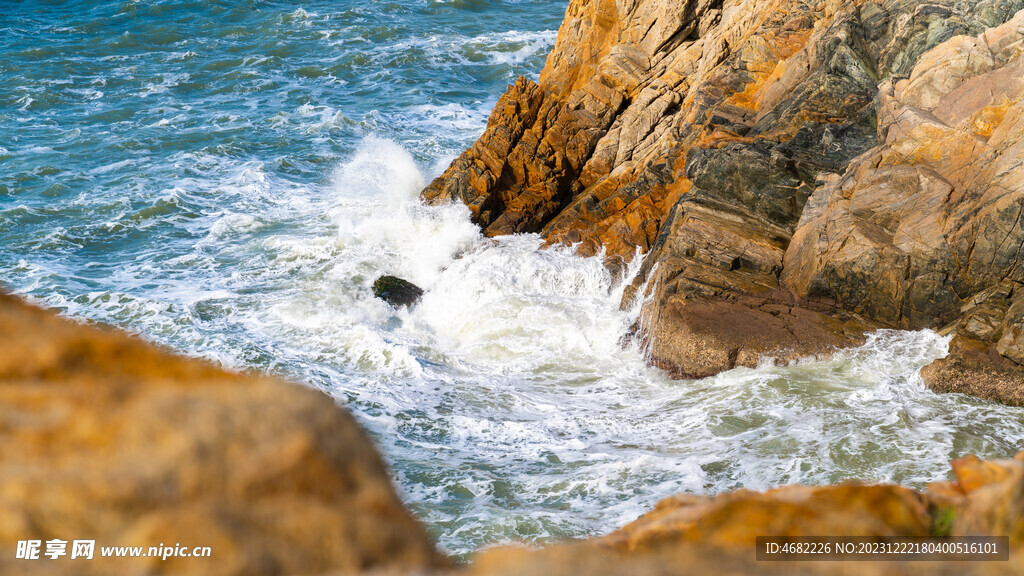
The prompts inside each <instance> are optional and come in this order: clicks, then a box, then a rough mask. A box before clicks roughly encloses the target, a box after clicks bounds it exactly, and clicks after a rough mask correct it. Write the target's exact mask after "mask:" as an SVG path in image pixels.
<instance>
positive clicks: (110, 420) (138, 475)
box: [0, 295, 1024, 576]
mask: <svg viewBox="0 0 1024 576" xmlns="http://www.w3.org/2000/svg"><path fill="white" fill-rule="evenodd" d="M953 469H954V473H955V476H956V482H955V483H948V482H941V483H937V484H934V485H932V486H931V487H930V489H929V490H928V491H926V492H923V493H922V492H917V491H914V490H910V489H908V488H903V487H900V486H868V485H858V484H844V485H838V486H824V487H801V486H789V487H783V488H779V489H776V490H771V491H768V492H765V493H759V492H752V491H748V490H739V491H737V492H733V493H729V494H722V495H718V496H694V495H678V496H675V497H672V498H669V499H667V500H665V501H663V502H662V503H660V504H659V505H658V506H657V507H656V508H655V509H654V510H652V511H651V512H650V513H648V514H647V515H645V516H643V517H641V518H640V519H638V520H637V521H635V522H634V523H632V524H630V525H628V526H626V527H624V528H622V529H620V530H618V531H615V532H612V533H611V534H609V535H608V536H605V537H602V538H596V539H593V540H589V541H583V542H576V543H565V544H560V545H553V546H551V547H549V548H546V549H544V550H535V549H534V550H530V549H499V550H490V551H486V552H482V553H481V554H480V555H479V556H478V557H477V558H476V559H475V560H474V562H473V563H472V564H471V565H469V566H468V567H462V568H459V569H458V570H456V569H454V568H453V567H452V564H451V563H449V562H448V561H447V560H446V559H445V558H443V557H442V556H441V555H440V554H438V553H437V552H435V551H434V548H433V546H432V545H431V543H430V541H429V539H428V538H427V536H426V533H425V530H424V529H423V528H422V527H421V526H420V525H419V524H418V523H417V522H416V521H415V520H414V519H413V518H412V517H411V516H410V515H409V514H408V513H407V512H406V511H405V509H404V508H403V507H402V505H401V503H400V502H399V501H398V500H397V498H396V497H395V493H394V490H393V489H392V487H391V483H390V481H389V478H388V475H387V473H386V472H385V470H384V467H383V466H382V464H381V461H380V459H379V457H378V456H377V455H376V453H375V451H374V449H373V447H372V446H371V445H370V443H369V442H368V441H367V439H366V437H365V436H364V435H363V433H362V432H361V431H360V430H359V427H358V426H357V425H356V424H355V423H354V422H353V420H352V418H351V417H349V416H348V414H346V413H345V412H344V411H343V410H342V409H341V408H339V407H338V406H336V405H335V404H334V402H333V401H331V400H330V399H329V398H327V397H325V396H323V395H321V394H320V393H318V392H315V391H312V390H309V389H306V388H303V387H301V386H297V385H290V384H286V383H283V382H279V381H276V380H272V379H269V378H264V377H260V376H256V375H251V374H249V375H246V374H231V373H228V372H225V371H223V370H221V369H218V368H215V367H213V366H210V365H207V364H205V363H203V362H199V361H195V360H188V359H183V358H179V357H176V356H173V355H171V354H169V353H168V352H166V351H164V350H160V349H158V348H155V347H153V346H151V345H148V344H145V343H142V342H139V341H137V340H134V339H132V338H130V337H127V336H125V335H122V334H118V333H116V332H112V331H109V330H105V329H100V328H97V327H92V326H83V325H78V324H74V323H72V322H70V321H68V320H65V319H61V318H58V317H57V316H55V315H54V314H52V313H50V312H44V311H42V310H38V309H35V308H32V307H29V306H26V305H25V304H23V303H21V302H18V301H17V300H15V299H13V298H10V297H6V296H2V295H0V573H2V574H18V575H27V576H32V575H36V574H38V575H46V576H59V575H63V574H68V575H121V574H188V575H204V574H210V575H214V574H215V575H219V576H230V575H234V574H238V575H242V574H244V575H247V576H264V575H266V576H278V575H292V574H294V575H296V576H297V575H300V574H302V575H310V576H315V575H323V576H327V575H334V574H337V575H340V574H378V575H380V574H423V575H434V576H445V575H447V576H457V575H458V574H465V573H468V574H471V575H480V576H497V575H504V574H509V575H512V574H550V575H557V574H565V575H567V576H568V575H575V574H580V573H587V574H594V575H595V576H603V575H618V574H621V575H631V576H636V575H645V574H652V575H653V574H661V575H666V574H695V573H700V574H704V573H707V574H816V575H825V574H828V575H832V574H837V573H843V571H844V570H846V571H847V572H848V573H856V574H910V573H921V572H924V571H927V573H929V574H948V575H950V576H954V575H955V576H959V575H961V574H963V573H964V570H965V569H966V568H969V569H970V572H971V573H979V574H1019V573H1020V572H1021V571H1022V570H1024V555H1022V554H1021V552H1020V550H1022V549H1021V546H1022V545H1024V452H1022V453H1021V454H1020V455H1018V456H1017V458H1016V459H1015V460H1004V461H995V462H983V461H980V460H978V459H977V458H974V457H967V458H963V459H961V460H958V461H955V462H954V463H953ZM609 528H612V527H609ZM823 534H829V535H844V536H928V535H931V536H941V535H1005V536H1008V537H1009V538H1010V542H1011V549H1012V550H1013V552H1012V553H1011V556H1010V561H1009V562H1006V561H1001V562H984V563H982V562H974V563H969V564H964V563H949V564H942V563H927V564H917V565H915V564H913V563H906V562H875V563H861V562H857V563H850V564H847V565H845V566H844V565H842V564H836V563H834V562H811V563H803V564H799V563H797V564H794V563H791V562H781V563H772V562H757V561H756V560H755V559H754V550H755V549H754V545H755V539H756V537H757V536H765V535H789V536H820V535H823ZM25 540H39V543H40V547H39V549H38V558H36V559H25V558H17V555H18V542H19V541H25ZM55 540H57V541H63V542H64V543H65V544H66V548H64V552H65V555H64V556H60V557H58V558H56V559H51V558H49V557H47V555H46V552H47V551H48V550H49V548H50V547H49V545H48V543H50V542H52V541H55ZM74 540H94V541H95V543H96V548H95V549H94V553H93V557H92V558H91V559H88V558H81V557H79V558H74V559H72V558H71V557H70V554H71V551H72V545H73V541H74ZM162 545H166V546H171V547H175V546H178V545H180V546H182V547H185V548H186V549H188V550H191V549H192V548H193V547H196V546H209V547H210V549H211V555H210V556H209V557H201V558H194V557H193V558H190V557H170V558H167V559H162V558H156V557H134V558H129V557H109V556H108V557H103V556H102V552H101V550H102V548H104V547H108V546H115V547H123V546H141V547H143V549H144V550H145V552H146V553H148V549H149V547H150V546H162Z"/></svg>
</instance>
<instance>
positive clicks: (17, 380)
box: [0, 295, 443, 576]
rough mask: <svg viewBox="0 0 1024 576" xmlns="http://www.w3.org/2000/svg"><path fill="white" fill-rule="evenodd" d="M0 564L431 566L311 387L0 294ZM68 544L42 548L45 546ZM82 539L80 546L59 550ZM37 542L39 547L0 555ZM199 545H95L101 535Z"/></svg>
mask: <svg viewBox="0 0 1024 576" xmlns="http://www.w3.org/2000/svg"><path fill="white" fill-rule="evenodd" d="M0 349H2V350H3V353H2V354H0V550H3V553H2V554H0V573H3V574H23V575H32V574H40V575H47V576H51V575H60V574H74V575H82V574H85V575H88V574H143V573H144V574H189V575H203V574H210V575H231V574H267V575H271V574H299V573H302V574H307V573H320V572H325V571H328V570H339V571H344V572H355V571H361V570H365V569H371V568H380V569H387V568H391V569H402V570H413V569H422V568H426V567H430V566H438V565H442V563H443V562H442V560H441V559H440V556H439V555H437V554H436V553H435V552H434V549H433V547H432V545H431V543H430V541H429V539H428V538H427V536H426V534H425V532H424V531H423V529H422V528H421V527H420V526H419V525H418V524H417V523H416V522H415V521H414V520H413V519H412V518H411V517H410V515H409V514H408V513H407V512H406V511H405V510H404V508H403V507H402V505H401V503H400V502H399V501H398V499H397V498H396V496H395V493H394V491H393V489H392V487H391V484H390V480H389V478H388V475H387V473H386V472H385V470H384V467H383V465H382V463H381V461H380V458H379V457H378V456H377V454H376V453H375V452H374V449H373V447H372V446H371V445H370V442H369V441H368V440H367V439H366V437H365V436H364V435H363V433H362V431H361V430H360V429H359V427H358V426H357V425H356V423H355V422H354V421H353V420H352V418H351V417H349V416H348V414H346V413H345V412H344V411H342V410H341V409H339V408H338V407H337V406H336V405H335V404H334V402H333V401H331V400H330V399H329V398H327V397H325V396H323V395H322V394H320V393H317V392H314V391H312V390H309V389H305V388H301V387H298V386H294V385H288V384H284V383H282V382H279V381H276V380H272V379H269V378H261V377H257V376H244V375H235V374H229V373H226V372H224V371H222V370H219V369H217V368H213V367H211V366H209V365H207V364H205V363H202V362H198V361H193V360H186V359H182V358H178V357H175V356H172V355H170V354H168V353H167V352H164V351H162V350H159V349H156V348H154V347H153V346H150V345H147V344H144V343H142V342H139V341H136V340H133V339H131V338H129V337H127V336H124V335H121V334H116V333H112V332H109V331H102V330H99V329H97V328H93V327H87V326H82V325H77V324H73V323H71V322H69V321H67V320H62V319H59V318H57V317H55V316H54V315H53V314H52V313H49V312H44V311H41V310H38V309H35V308H32V307H29V306H27V305H25V304H22V303H21V302H19V301H17V300H15V299H13V298H11V297H8V296H3V295H0ZM53 539H56V540H64V541H66V542H67V548H66V552H67V553H68V556H64V557H61V558H58V559H55V560H51V559H50V558H47V557H45V556H44V555H43V554H45V552H46V544H45V542H46V541H48V540H53ZM76 539H79V540H95V543H96V549H95V555H94V557H93V559H92V560H87V559H82V558H76V559H74V560H72V559H70V552H71V548H72V543H73V541H74V540H76ZM20 540H42V542H43V544H42V547H41V550H40V559H38V560H24V559H15V551H16V545H17V542H18V541H20ZM178 543H180V544H181V545H182V546H185V547H188V549H189V550H191V549H192V548H193V547H196V546H209V547H210V548H211V552H212V555H211V556H210V557H208V558H205V557H204V558H168V559H167V560H162V559H160V558H101V557H100V547H103V546H142V547H144V552H143V553H147V552H148V549H149V547H150V546H160V545H161V544H163V545H167V546H171V547H174V546H175V544H178Z"/></svg>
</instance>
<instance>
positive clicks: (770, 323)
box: [423, 0, 1024, 390]
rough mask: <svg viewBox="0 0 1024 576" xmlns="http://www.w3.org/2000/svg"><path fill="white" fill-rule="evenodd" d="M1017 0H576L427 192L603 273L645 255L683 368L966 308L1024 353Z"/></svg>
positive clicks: (647, 329)
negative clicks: (592, 263) (548, 43)
mask: <svg viewBox="0 0 1024 576" xmlns="http://www.w3.org/2000/svg"><path fill="white" fill-rule="evenodd" d="M1021 9H1024V0H980V1H977V2H968V1H964V0H932V1H930V2H927V3H921V2H916V1H912V0H874V1H863V0H856V1H853V2H847V1H842V0H826V1H823V2H819V1H806V0H773V1H771V2H764V1H763V0H736V1H728V2H721V1H716V0H700V1H694V2H686V3H678V2H672V1H669V0H646V1H641V2H619V3H611V2H604V1H601V0H572V1H571V2H570V4H569V7H568V10H567V12H566V17H565V20H564V22H563V24H562V26H561V28H560V30H559V33H558V38H557V40H556V43H555V47H554V50H553V51H552V53H551V55H550V56H549V57H548V60H547V63H546V65H545V67H544V70H543V72H542V73H541V76H540V79H539V82H536V83H535V82H532V81H529V80H526V79H522V78H521V79H519V80H518V81H516V83H515V84H513V85H511V86H509V88H508V91H507V92H506V93H505V94H504V95H503V96H502V97H501V99H500V100H499V101H498V104H497V106H496V107H495V108H494V111H493V112H492V114H491V116H490V118H489V120H488V124H487V128H486V130H485V132H484V134H483V135H482V136H481V137H480V138H479V140H477V142H476V143H475V144H474V145H473V146H472V148H470V149H469V150H467V151H466V152H464V153H463V154H462V155H461V156H460V157H459V158H458V159H456V160H455V161H454V162H453V163H452V165H451V166H450V167H449V168H448V170H447V171H446V172H445V173H444V174H443V175H442V176H441V177H439V178H437V179H436V180H434V181H433V182H432V183H431V184H430V185H429V186H428V187H427V188H426V189H425V190H424V191H423V197H424V199H425V200H427V201H430V202H445V201H450V200H460V201H462V202H464V203H466V204H467V205H468V206H469V209H470V212H471V213H472V215H473V219H474V220H475V221H476V222H477V223H478V224H479V225H480V226H481V227H482V228H483V229H484V232H485V234H487V235H491V236H493V235H500V234H509V233H518V232H539V233H540V234H541V235H542V236H544V237H545V238H546V240H547V242H549V243H567V244H576V245H577V246H578V249H579V250H580V251H581V252H582V253H584V254H597V253H601V252H602V250H603V251H605V253H606V254H607V256H608V258H609V264H610V265H611V266H613V267H617V266H619V264H616V263H615V260H617V259H618V260H625V259H629V258H631V257H632V256H633V255H634V254H635V252H636V250H637V249H639V250H641V251H642V252H647V253H648V255H647V257H646V260H645V263H644V266H643V267H642V269H641V271H640V274H639V275H638V277H637V279H636V282H635V283H634V285H633V286H632V287H631V288H630V289H629V290H627V291H626V294H625V298H626V299H630V298H633V297H635V295H636V293H637V291H638V290H640V289H642V288H643V289H645V290H647V294H645V295H646V296H649V298H648V300H647V302H648V303H647V304H646V306H645V308H644V312H643V314H644V320H643V322H642V323H641V324H642V326H643V327H644V332H643V333H642V334H641V336H642V337H645V338H646V339H647V340H648V342H649V344H650V349H651V350H652V353H653V355H652V359H653V361H654V362H655V363H657V364H658V365H661V366H664V367H667V368H669V369H670V370H671V372H672V373H674V374H676V375H678V376H681V377H689V376H704V375H708V374H713V373H716V372H719V371H721V370H726V369H729V368H732V367H733V366H737V365H745V366H753V365H756V364H757V363H758V362H759V361H760V360H761V359H762V358H763V357H770V358H774V359H777V360H785V359H788V358H792V357H794V356H800V355H807V354H816V353H818V352H822V351H827V350H829V349H832V348H834V347H842V346H850V345H855V344H858V343H860V342H861V341H862V339H861V334H862V333H863V332H864V331H865V330H869V329H873V328H877V327H895V328H915V329H916V328H924V327H930V328H946V327H949V326H950V325H951V324H956V323H957V322H959V323H960V327H959V328H958V327H956V326H954V329H957V330H980V329H987V330H988V333H987V335H986V336H984V337H982V338H980V339H979V341H981V342H984V343H986V346H991V347H992V349H993V353H994V354H996V355H997V356H998V357H1000V358H1005V359H1007V360H1008V361H1011V362H1012V363H1015V364H1021V363H1022V362H1024V328H1022V326H1024V321H1021V319H1020V318H1021V317H1022V314H1016V315H1014V314H1013V313H1011V311H1012V310H1017V311H1018V312H1019V311H1020V310H1021V305H1019V304H1017V303H1018V302H1024V301H1022V300H1020V295H1021V294H1024V290H1022V289H1021V288H1020V285H1021V282H1022V280H1024V277H1021V273H1022V272H1021V271H1022V270H1024V252H1022V249H1021V246H1022V242H1024V232H1022V230H1024V226H1022V224H1021V222H1022V218H1021V216H1020V214H1021V208H1022V205H1024V187H1022V186H1020V182H1019V180H1020V178H1019V176H1020V175H1019V174H1018V172H1020V170H1019V167H1020V165H1021V163H1022V162H1024V149H1022V148H1021V146H1020V145H1019V144H1020V142H1019V140H1020V138H1019V135H1020V134H1021V133H1024V130H1022V128H1021V126H1020V117H1021V114H1020V110H1019V108H1020V107H1021V104H1020V101H1021V96H1022V93H1021V82H1020V78H1021V77H1022V76H1024V72H1022V70H1024V69H1022V68H1021V66H1024V64H1022V63H1021V57H1020V52H1021V50H1020V46H1021V43H1020V39H1019V36H1020V34H1021V30H1022V28H1021V25H1020V19H1021V16H1017V17H1016V18H1014V14H1015V13H1016V12H1017V11H1019V10H1021ZM1011 18H1014V21H1013V22H1011V23H1009V24H1004V23H1006V22H1007V21H1008V20H1010V19H1011ZM979 34H980V36H979ZM989 88H991V90H989ZM879 106H880V108H879ZM998 284H1003V285H1004V286H1003V288H1002V290H1003V292H1007V293H1008V294H1002V295H1001V296H1000V297H999V298H1002V299H1001V300H999V301H998V302H996V301H995V300H993V301H992V302H988V303H986V302H985V301H983V300H984V298H982V300H978V298H979V295H980V296H982V297H983V296H985V295H986V294H989V292H986V291H989V290H992V289H993V288H994V287H995V286H996V285H998ZM624 303H625V302H624ZM1000 307H1001V308H1000ZM975 309H977V310H978V311H979V312H978V314H974V313H973V312H972V310H975ZM982 312H983V314H982ZM718 315H721V318H723V321H722V322H717V321H710V320H709V319H711V318H713V317H716V316H718ZM972 315H973V316H972ZM1011 316H1012V317H1011ZM967 324H969V325H970V326H967ZM1006 374H1011V376H1010V377H1011V379H1012V380H1013V381H1014V382H1016V386H1017V387H1019V388H1021V389H1022V390H1024V371H1021V372H1020V374H1019V375H1013V374H1014V372H1013V371H1012V370H1011V371H1010V372H1007V373H1006Z"/></svg>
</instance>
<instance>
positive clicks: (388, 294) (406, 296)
mask: <svg viewBox="0 0 1024 576" xmlns="http://www.w3.org/2000/svg"><path fill="white" fill-rule="evenodd" d="M373 295H374V296H376V297H377V298H380V299H381V300H383V301H385V302H387V303H388V304H391V305H392V306H394V307H395V308H400V307H402V306H405V307H412V306H415V305H416V304H417V303H418V302H419V301H420V298H422V297H423V289H422V288H420V287H419V286H417V285H415V284H413V283H412V282H409V281H408V280H404V279H402V278H399V277H397V276H381V277H380V278H377V279H376V280H375V281H374V282H373Z"/></svg>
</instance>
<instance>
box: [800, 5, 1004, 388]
mask: <svg viewBox="0 0 1024 576" xmlns="http://www.w3.org/2000/svg"><path fill="white" fill-rule="evenodd" d="M1022 54H1024V12H1021V13H1019V14H1018V15H1017V16H1016V17H1015V18H1013V19H1012V20H1011V21H1010V22H1007V23H1006V24H1004V25H1002V26H999V27H996V28H993V29H990V30H987V31H985V32H984V33H982V34H980V35H979V36H976V37H967V36H959V37H956V38H954V39H952V40H950V41H948V42H946V43H944V44H942V45H940V46H938V47H936V48H934V49H932V50H931V51H929V52H927V53H926V54H925V55H923V56H922V57H921V58H920V60H919V61H918V63H917V64H916V65H915V67H914V68H913V70H912V71H911V72H910V74H909V76H908V77H907V78H902V79H896V80H889V81H886V82H885V83H883V84H882V87H881V91H880V104H881V107H880V109H879V114H878V117H879V133H880V135H881V138H882V140H883V143H882V144H881V145H879V146H877V147H875V148H873V149H872V150H870V151H869V152H867V153H865V154H864V155H863V156H861V157H860V158H858V159H857V160H856V161H855V162H853V163H852V164H851V166H850V167H849V169H848V170H847V171H846V173H845V174H843V175H842V176H833V177H831V178H829V179H827V181H826V182H825V183H824V185H822V186H821V187H819V188H818V189H817V190H816V191H815V192H814V195H813V196H812V197H811V199H810V200H809V201H808V203H807V207H806V209H805V210H804V212H803V215H802V216H801V219H800V223H799V226H798V227H797V230H796V232H795V234H794V236H793V240H792V242H791V244H790V247H789V249H788V250H787V252H786V256H785V261H784V266H783V274H782V279H783V281H784V282H785V283H786V284H787V285H788V286H790V287H792V288H793V289H794V291H795V292H796V293H797V294H798V295H799V296H801V297H803V298H818V297H822V298H827V299H830V300H834V301H836V302H838V303H839V305H840V306H842V307H843V308H844V309H846V310H849V311H851V312H854V313H858V314H862V315H865V316H868V317H870V318H874V319H876V320H879V321H882V322H886V323H889V324H891V325H894V326H900V327H906V328H921V327H940V326H944V325H948V326H949V330H951V331H952V332H955V333H956V334H957V337H958V341H957V343H956V345H955V346H954V348H953V356H952V357H951V358H947V359H945V360H943V361H941V362H940V363H939V364H937V365H936V366H934V367H931V368H929V369H926V370H925V372H924V374H925V377H926V379H927V380H928V381H929V382H930V383H932V385H933V386H934V387H936V388H939V389H943V390H958V391H972V390H973V389H979V391H981V389H984V391H982V394H981V395H984V396H989V397H994V398H998V399H1002V400H1004V401H1014V402H1018V403H1019V402H1021V400H1022V398H1021V395H1022V394H1024V369H1021V367H1020V365H1021V364H1024V333H1022V326H1024V221H1022V213H1024V101H1022V97H1024V55H1022ZM986 356H990V357H991V358H990V359H988V358H986ZM972 381H973V382H972Z"/></svg>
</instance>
